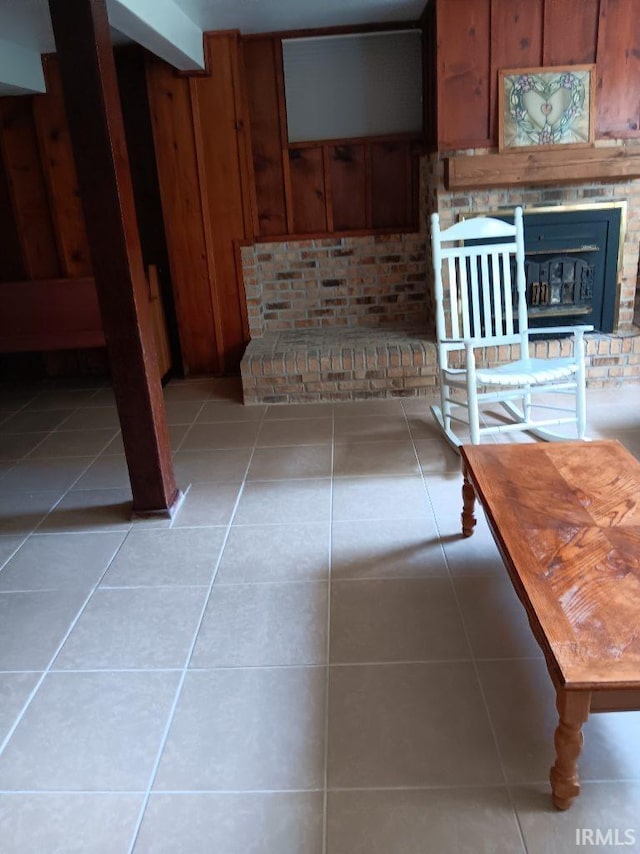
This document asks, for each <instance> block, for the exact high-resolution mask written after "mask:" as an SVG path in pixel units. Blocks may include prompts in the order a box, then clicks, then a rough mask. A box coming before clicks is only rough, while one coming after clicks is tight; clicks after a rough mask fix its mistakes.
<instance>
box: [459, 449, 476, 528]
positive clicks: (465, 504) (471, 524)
mask: <svg viewBox="0 0 640 854" xmlns="http://www.w3.org/2000/svg"><path fill="white" fill-rule="evenodd" d="M462 474H463V476H464V482H463V484H462V535H463V537H470V536H471V534H473V529H474V528H475V526H476V517H475V514H474V512H473V511H474V508H475V504H476V493H475V490H474V488H473V486H472V485H471V481H470V480H469V474H468V472H467V468H466V466H463V468H462Z"/></svg>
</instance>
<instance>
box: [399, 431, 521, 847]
mask: <svg viewBox="0 0 640 854" xmlns="http://www.w3.org/2000/svg"><path fill="white" fill-rule="evenodd" d="M409 433H410V435H411V439H412V441H413V433H412V432H411V428H410V427H409ZM414 450H415V451H416V457H418V453H417V449H416V448H415V443H414ZM418 462H420V460H419V457H418ZM420 471H421V473H422V475H423V480H424V486H425V490H426V492H427V496H428V499H429V504H430V505H431V510H432V512H433V516H434V519H435V524H436V530H437V532H438V537H439V539H440V548H441V550H442V554H443V556H444V560H445V565H446V567H447V571H448V573H449V585H450V588H451V592H452V593H453V597H454V600H455V603H456V608H457V610H458V616H459V618H460V622H461V625H462V630H463V632H464V636H465V639H466V642H467V647H468V649H469V652H470V654H471V664H472V667H473V672H474V675H475V679H476V684H477V685H478V689H479V691H480V696H481V698H482V704H483V706H484V710H485V714H486V716H487V722H488V724H489V729H490V731H491V737H492V739H493V745H494V748H495V751H496V755H497V758H498V763H499V766H500V772H501V774H502V779H503V781H504V782H503V788H504V789H505V790H506V792H507V797H508V800H509V804H510V806H511V811H512V814H513V817H514V820H515V823H516V827H517V828H518V833H519V836H520V841H521V844H522V851H523V854H526V852H527V845H526V842H525V837H524V831H523V828H522V825H521V823H520V817H519V815H518V812H517V810H516V807H515V803H514V800H513V797H512V793H511V790H510V788H509V783H508V780H507V772H506V769H505V764H504V760H503V757H502V752H501V750H500V746H499V744H498V737H497V734H496V731H495V727H494V724H493V719H492V717H491V713H490V711H489V704H488V702H487V698H486V694H485V691H484V688H483V685H482V681H481V679H480V672H479V670H478V664H477V660H476V654H475V650H474V648H473V646H472V644H471V638H470V636H469V631H468V628H467V623H466V620H465V618H464V612H463V610H462V606H461V605H460V599H459V597H458V591H457V589H456V585H455V580H454V577H453V575H452V573H451V568H450V566H449V560H448V558H447V553H446V550H445V549H444V547H443V545H442V531H441V530H440V524H439V522H438V516H437V514H436V512H435V508H434V506H433V501H432V500H431V495H430V493H429V489H428V487H427V483H426V479H425V478H424V472H423V471H422V466H420ZM459 501H460V505H459V506H460V512H462V484H461V485H460V497H459Z"/></svg>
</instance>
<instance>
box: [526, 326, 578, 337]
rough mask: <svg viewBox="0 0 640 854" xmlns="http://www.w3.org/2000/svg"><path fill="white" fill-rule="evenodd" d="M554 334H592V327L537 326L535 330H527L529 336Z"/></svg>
mask: <svg viewBox="0 0 640 854" xmlns="http://www.w3.org/2000/svg"><path fill="white" fill-rule="evenodd" d="M555 332H563V333H566V332H593V326H585V325H576V326H538V327H536V328H535V329H529V335H549V333H555Z"/></svg>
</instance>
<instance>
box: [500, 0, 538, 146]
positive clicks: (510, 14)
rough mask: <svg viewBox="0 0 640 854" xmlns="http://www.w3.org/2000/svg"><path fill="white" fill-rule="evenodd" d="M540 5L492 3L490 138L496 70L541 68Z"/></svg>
mask: <svg viewBox="0 0 640 854" xmlns="http://www.w3.org/2000/svg"><path fill="white" fill-rule="evenodd" d="M543 3H544V0H491V77H490V91H491V116H490V136H491V138H495V136H496V132H497V127H498V125H497V121H498V70H499V69H500V68H531V67H535V66H539V65H542V20H543V14H542V12H543Z"/></svg>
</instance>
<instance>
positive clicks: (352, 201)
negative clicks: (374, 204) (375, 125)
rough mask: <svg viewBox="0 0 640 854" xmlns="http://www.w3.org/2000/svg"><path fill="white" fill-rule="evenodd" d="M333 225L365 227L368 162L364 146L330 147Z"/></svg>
mask: <svg viewBox="0 0 640 854" xmlns="http://www.w3.org/2000/svg"><path fill="white" fill-rule="evenodd" d="M329 169H330V173H331V188H332V193H331V200H332V205H331V209H332V214H333V228H334V230H336V231H349V230H351V229H359V228H366V226H367V163H366V157H365V146H364V145H334V146H331V147H330V149H329Z"/></svg>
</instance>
